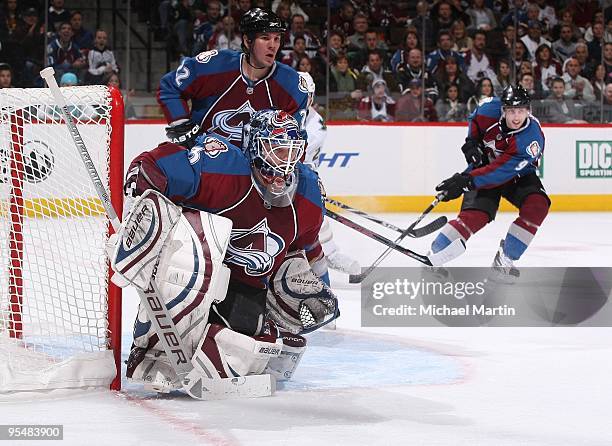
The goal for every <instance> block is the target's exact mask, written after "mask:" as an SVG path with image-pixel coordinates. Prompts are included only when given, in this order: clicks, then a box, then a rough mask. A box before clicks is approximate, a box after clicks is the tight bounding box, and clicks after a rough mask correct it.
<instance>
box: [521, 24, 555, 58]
mask: <svg viewBox="0 0 612 446" xmlns="http://www.w3.org/2000/svg"><path fill="white" fill-rule="evenodd" d="M528 26H529V28H528V29H527V35H526V36H523V37H522V38H521V41H522V42H523V43H524V44H525V47H526V48H527V51H529V58H530V59H532V60H533V59H534V58H535V52H536V49H538V47H539V46H540V45H548V46H549V47H550V46H551V43H550V42H549V41H548V40H546V39H545V38H544V37H542V24H541V23H540V22H538V21H537V20H530V21H529V23H528Z"/></svg>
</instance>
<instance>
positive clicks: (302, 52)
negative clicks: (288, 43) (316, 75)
mask: <svg viewBox="0 0 612 446" xmlns="http://www.w3.org/2000/svg"><path fill="white" fill-rule="evenodd" d="M304 56H305V57H308V54H306V39H304V37H303V36H296V37H295V39H293V50H292V51H291V52H290V53H289V54H285V55H284V56H283V58H282V62H283V63H284V64H286V65H289V66H290V67H292V68H294V69H296V67H297V65H298V61H299V60H300V59H301V58H302V57H304Z"/></svg>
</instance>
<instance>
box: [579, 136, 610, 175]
mask: <svg viewBox="0 0 612 446" xmlns="http://www.w3.org/2000/svg"><path fill="white" fill-rule="evenodd" d="M576 178H612V141H576Z"/></svg>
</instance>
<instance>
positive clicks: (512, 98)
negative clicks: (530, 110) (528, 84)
mask: <svg viewBox="0 0 612 446" xmlns="http://www.w3.org/2000/svg"><path fill="white" fill-rule="evenodd" d="M501 102H502V105H503V106H504V107H529V106H530V104H531V98H530V97H529V93H527V90H525V89H524V88H523V87H522V86H521V85H519V84H517V85H515V86H512V85H508V86H507V87H506V88H504V91H502V94H501Z"/></svg>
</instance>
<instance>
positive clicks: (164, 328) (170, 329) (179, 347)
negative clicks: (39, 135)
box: [40, 67, 275, 399]
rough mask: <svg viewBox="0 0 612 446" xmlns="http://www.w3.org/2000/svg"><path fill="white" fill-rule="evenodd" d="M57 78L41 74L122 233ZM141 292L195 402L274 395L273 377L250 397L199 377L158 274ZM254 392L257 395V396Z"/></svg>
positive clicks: (232, 385) (234, 386)
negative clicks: (163, 292)
mask: <svg viewBox="0 0 612 446" xmlns="http://www.w3.org/2000/svg"><path fill="white" fill-rule="evenodd" d="M54 74H55V70H54V69H53V68H52V67H47V68H45V69H43V70H42V71H41V72H40V75H41V77H42V78H43V79H45V81H46V82H47V85H48V86H49V90H50V91H51V94H52V95H53V98H54V100H55V102H56V103H57V105H58V106H59V108H60V110H61V113H62V115H63V117H64V121H66V126H67V127H68V131H69V132H70V135H71V136H72V139H73V141H74V144H75V147H76V149H77V151H78V152H79V155H80V157H81V160H82V161H83V164H84V166H85V169H86V170H87V173H88V174H89V178H90V179H91V181H92V183H93V186H94V188H95V190H96V193H97V195H98V198H99V199H100V201H101V202H102V205H103V206H104V210H105V211H106V214H107V216H108V219H109V220H110V223H111V226H112V227H113V229H114V230H115V231H118V230H119V228H120V227H121V221H120V220H119V217H118V215H117V213H116V212H115V209H114V208H113V205H112V203H111V199H110V196H109V194H108V192H107V191H106V188H105V187H104V183H103V182H102V179H101V178H100V175H99V174H98V170H97V168H96V166H95V164H94V162H93V160H92V159H91V156H90V154H89V150H88V149H87V147H86V146H85V142H84V141H83V138H82V137H81V134H80V133H79V130H78V128H77V126H76V124H75V123H74V121H73V120H72V116H71V115H70V111H69V110H68V105H67V104H66V100H65V98H64V95H63V94H62V92H61V90H60V88H59V86H58V85H57V81H56V80H55V77H54ZM158 261H159V259H158ZM156 267H157V265H156ZM154 270H155V271H156V270H157V268H154ZM137 292H138V296H139V297H140V302H141V304H142V305H143V307H144V308H145V310H146V312H147V315H148V317H149V320H150V321H151V322H152V324H153V326H154V328H155V332H156V333H157V335H158V337H159V343H160V345H161V346H162V347H163V350H164V352H165V353H166V355H167V357H168V360H169V361H170V364H171V365H172V367H173V368H174V370H175V372H176V374H177V376H178V377H179V379H180V380H181V383H182V385H183V389H184V390H185V391H186V392H187V393H188V394H189V395H191V396H192V397H193V398H197V399H218V398H219V397H220V396H221V395H226V396H228V397H229V396H267V395H271V394H272V393H273V392H274V388H275V381H274V378H273V377H272V376H271V375H259V377H266V378H267V382H266V380H265V379H264V380H263V381H264V382H263V383H262V384H263V388H257V389H251V388H249V389H247V391H251V392H249V393H248V395H246V394H242V393H241V387H240V386H242V385H244V384H245V380H240V382H238V381H236V380H235V379H231V378H224V379H212V376H214V375H211V374H210V372H209V371H207V370H204V372H205V373H206V374H207V375H208V376H203V375H202V374H201V373H197V372H198V370H196V369H195V368H194V366H193V364H192V362H191V357H192V355H191V354H190V353H189V350H187V348H186V347H185V344H184V342H183V340H182V338H181V336H180V334H179V333H178V330H177V329H176V326H175V325H174V321H173V320H172V317H171V316H170V313H169V311H168V308H167V307H166V305H165V303H164V301H163V299H162V298H161V294H160V292H159V289H158V287H157V284H156V282H155V274H153V276H152V277H151V280H150V282H149V286H148V287H147V289H146V290H144V291H143V290H140V289H138V288H137ZM213 373H214V372H213ZM198 375H199V376H198ZM194 378H195V379H194ZM197 378H200V379H197ZM245 378H249V377H245ZM260 379H261V378H260ZM246 387H248V386H245V388H246ZM251 387H252V386H251ZM253 390H256V391H255V392H253ZM257 391H260V392H257Z"/></svg>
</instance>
